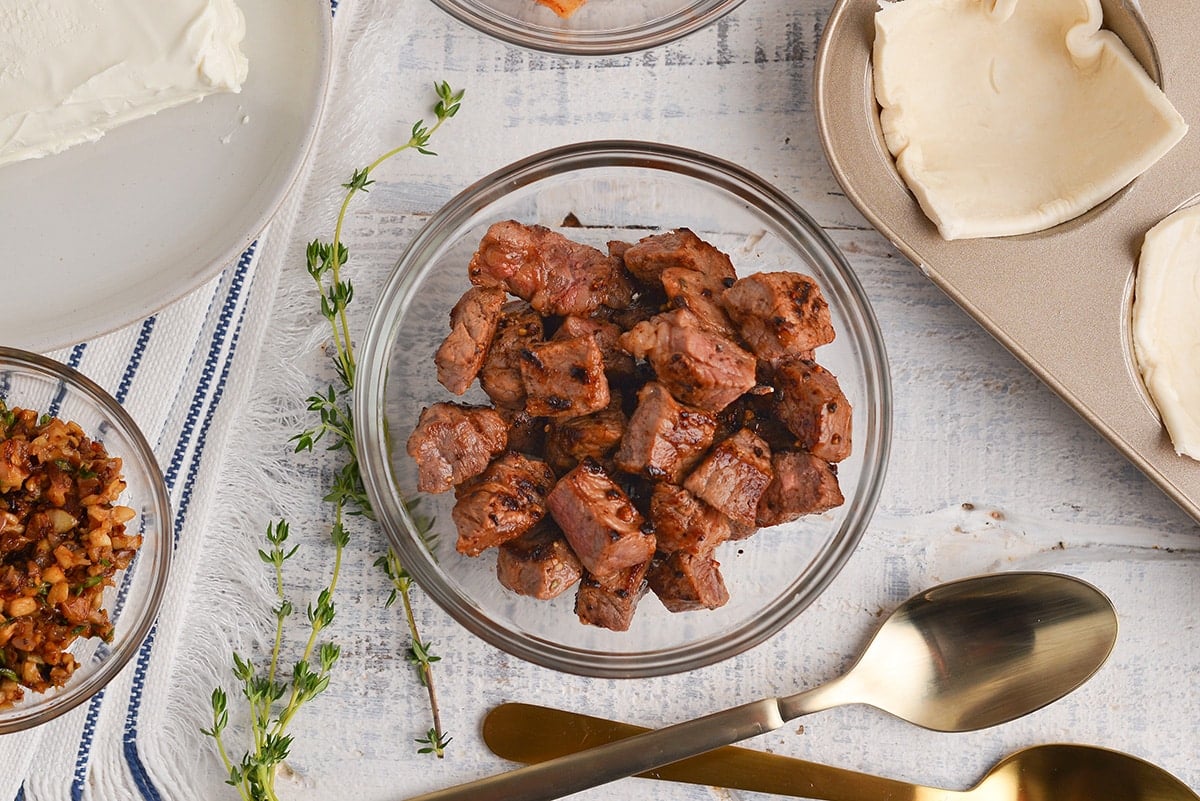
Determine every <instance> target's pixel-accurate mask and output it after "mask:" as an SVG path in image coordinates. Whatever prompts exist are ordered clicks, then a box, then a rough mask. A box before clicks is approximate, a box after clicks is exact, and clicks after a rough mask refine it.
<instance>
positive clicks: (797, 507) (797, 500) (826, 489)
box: [659, 451, 845, 541]
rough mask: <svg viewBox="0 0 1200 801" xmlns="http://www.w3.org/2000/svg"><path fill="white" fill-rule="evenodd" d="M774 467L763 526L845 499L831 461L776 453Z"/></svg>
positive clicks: (762, 503)
mask: <svg viewBox="0 0 1200 801" xmlns="http://www.w3.org/2000/svg"><path fill="white" fill-rule="evenodd" d="M771 469H772V470H774V472H775V477H774V478H772V479H771V483H770V484H768V485H767V490H766V492H764V493H763V496H762V497H761V498H759V500H758V520H757V522H758V525H760V526H778V525H779V524H781V523H788V522H791V521H792V520H795V519H796V518H798V517H802V516H803V515H813V514H820V513H821V512H827V511H829V510H830V509H833V508H835V507H838V506H841V505H842V503H843V502H844V501H845V498H843V497H842V490H841V488H840V487H838V479H837V473H836V472H835V471H834V469H833V468H832V467H830V466H829V463H828V462H826V461H825V460H824V459H820V458H818V457H816V456H813V455H812V454H811V453H804V452H802V451H786V452H784V453H774V454H772V455H771ZM659 539H660V541H661V536H660V538H659Z"/></svg>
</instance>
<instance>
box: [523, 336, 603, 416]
mask: <svg viewBox="0 0 1200 801" xmlns="http://www.w3.org/2000/svg"><path fill="white" fill-rule="evenodd" d="M521 378H522V380H523V381H524V383H525V393H526V397H525V410H526V411H527V412H529V413H530V414H532V415H537V416H545V417H556V418H567V417H578V416H579V415H583V414H590V413H592V412H595V411H599V410H600V409H603V408H604V407H605V406H607V405H608V401H609V394H608V379H607V378H606V377H605V375H604V359H603V355H602V354H601V353H600V346H599V345H597V344H596V340H595V339H594V338H592V337H590V336H582V337H576V338H574V339H565V340H559V341H557V342H542V343H537V344H532V345H530V346H529V347H527V348H522V349H521Z"/></svg>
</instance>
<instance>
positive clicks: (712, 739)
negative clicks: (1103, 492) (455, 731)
mask: <svg viewBox="0 0 1200 801" xmlns="http://www.w3.org/2000/svg"><path fill="white" fill-rule="evenodd" d="M1116 636H1117V617H1116V613H1115V611H1114V610H1113V608H1112V603H1111V602H1110V601H1109V600H1108V598H1106V597H1105V596H1104V594H1103V593H1101V592H1100V591H1099V590H1097V589H1096V588H1095V587H1092V586H1091V585H1090V584H1086V583H1084V582H1082V581H1080V580H1078V579H1074V578H1071V577H1069V576H1062V575H1056V574H1053V573H996V574H992V575H987V576H977V577H975V578H971V579H963V580H961V581H954V582H951V583H949V584H943V585H941V586H938V587H934V588H933V589H931V590H927V591H926V592H923V593H920V594H919V595H916V596H914V597H912V598H910V599H908V600H907V601H905V602H904V603H903V604H901V606H900V607H899V608H898V609H897V610H896V611H895V612H893V613H892V614H891V615H890V616H889V617H888V619H887V620H886V621H884V624H883V626H881V627H880V629H879V631H878V632H877V633H876V634H875V637H874V639H873V640H872V641H871V642H870V644H869V645H868V646H867V649H866V651H864V652H863V654H862V656H861V657H860V658H859V660H858V662H857V663H856V664H855V665H854V667H852V668H851V669H850V670H849V671H847V672H846V673H845V674H843V675H842V676H840V677H838V678H836V679H834V680H833V681H830V682H829V683H827V684H825V685H823V686H820V687H817V688H815V689H812V690H808V691H806V692H802V693H797V694H796V695H790V696H786V697H783V698H766V699H763V700H760V701H754V702H752V703H749V704H744V705H742V706H738V707H734V708H733V709H727V710H725V711H723V712H717V713H715V714H712V715H708V716H707V717H703V718H699V719H697V720H691V721H688V722H686V723H678V724H676V725H674V726H669V727H667V728H665V729H659V730H658V731H653V732H647V733H645V734H639V735H637V736H635V737H630V738H628V739H624V740H618V741H616V742H612V743H608V744H606V745H603V746H600V747H598V748H589V749H588V750H586V751H581V752H579V753H576V754H570V755H568V756H563V757H559V758H557V759H553V760H550V761H549V762H543V763H541V764H538V765H530V766H527V767H524V768H521V769H519V770H515V771H510V772H509V773H505V774H501V775H499V776H491V777H489V778H486V779H481V780H480V781H476V782H470V783H467V784H462V785H459V786H457V787H451V788H449V789H447V790H440V791H437V792H433V793H429V794H426V795H422V796H419V798H414V799H412V801H549V799H553V798H561V797H562V796H565V795H570V794H571V793H575V792H579V791H580V790H584V789H587V788H589V787H595V786H597V785H600V784H604V783H605V782H610V781H613V780H615V779H620V778H623V777H625V776H632V775H634V774H636V773H641V772H642V771H646V770H650V769H652V768H656V767H659V766H661V765H667V764H670V763H672V762H678V761H679V760H681V759H684V758H686V757H690V756H694V755H695V754H700V753H703V752H705V751H711V750H712V749H714V748H719V747H720V746H723V745H729V744H730V743H735V742H737V741H739V740H744V739H747V738H749V737H753V736H755V735H758V734H762V733H764V732H767V731H773V730H775V729H778V728H779V727H781V726H783V725H784V724H785V723H786V722H787V721H789V720H792V719H793V718H797V717H799V716H801V715H806V714H808V713H810V712H818V711H821V710H823V709H829V708H831V707H834V706H840V705H842V704H869V705H871V706H875V707H877V708H879V709H882V710H884V711H886V712H890V713H892V714H893V715H896V716H897V717H899V718H902V719H904V720H907V721H909V722H911V723H915V724H916V725H918V726H923V727H925V728H928V729H934V730H937V731H970V730H973V729H981V728H985V727H987V726H994V725H996V724H998V723H1003V722H1005V721H1009V720H1012V719H1014V718H1017V717H1020V716H1022V715H1025V714H1028V713H1029V712H1032V711H1034V710H1036V709H1040V708H1041V707H1043V706H1045V705H1046V704H1048V703H1050V702H1051V701H1054V700H1056V699H1058V698H1061V697H1062V696H1063V695H1065V694H1066V693H1068V692H1070V691H1071V690H1073V689H1075V688H1076V687H1078V686H1079V685H1080V684H1082V683H1083V682H1084V681H1086V680H1087V679H1088V678H1089V677H1091V675H1092V674H1093V673H1095V672H1096V670H1097V669H1099V667H1100V665H1102V664H1103V663H1104V660H1105V659H1107V658H1108V654H1109V653H1110V652H1111V650H1112V647H1113V644H1114V642H1115V641H1116Z"/></svg>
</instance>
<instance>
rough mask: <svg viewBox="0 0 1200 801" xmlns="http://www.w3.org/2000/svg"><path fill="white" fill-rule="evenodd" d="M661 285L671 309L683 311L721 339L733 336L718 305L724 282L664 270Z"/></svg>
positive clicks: (673, 269)
mask: <svg viewBox="0 0 1200 801" xmlns="http://www.w3.org/2000/svg"><path fill="white" fill-rule="evenodd" d="M728 280H730V281H731V282H732V279H728ZM662 285H663V290H664V291H665V292H666V293H667V302H668V303H669V304H670V305H671V307H672V308H675V309H687V310H688V311H690V312H691V313H692V314H694V315H696V318H697V319H698V320H699V321H700V324H701V325H703V326H704V327H705V328H710V329H712V330H713V331H716V332H717V333H718V334H721V335H722V336H726V337H730V338H733V337H735V336H737V329H736V328H734V325H733V323H732V322H731V321H730V319H729V316H728V315H727V314H726V313H725V309H724V308H722V306H721V303H720V299H721V296H722V295H723V294H724V293H725V282H724V281H722V280H721V279H719V278H714V277H713V276H710V275H705V274H704V273H698V272H696V271H695V270H685V269H684V268H682V267H668V268H667V269H665V270H663V271H662Z"/></svg>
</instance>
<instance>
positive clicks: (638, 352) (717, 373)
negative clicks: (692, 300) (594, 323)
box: [621, 309, 756, 412]
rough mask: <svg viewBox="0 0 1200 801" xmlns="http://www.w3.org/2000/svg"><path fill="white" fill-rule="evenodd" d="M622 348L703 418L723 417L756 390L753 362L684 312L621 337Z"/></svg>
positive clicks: (661, 315)
mask: <svg viewBox="0 0 1200 801" xmlns="http://www.w3.org/2000/svg"><path fill="white" fill-rule="evenodd" d="M621 347H623V348H625V350H627V351H629V352H630V353H631V354H633V355H634V356H636V357H637V358H639V359H641V358H646V359H648V360H649V362H650V366H651V367H653V368H654V372H655V374H656V375H657V376H658V380H659V382H660V383H662V384H663V385H664V386H666V387H667V389H668V390H670V392H671V394H672V395H674V396H675V398H676V399H677V400H679V401H682V402H683V403H686V404H688V405H689V406H695V407H696V408H698V409H702V410H704V411H706V412H719V411H721V410H722V409H724V408H725V407H726V406H728V405H729V404H730V403H732V402H733V401H734V400H736V399H737V398H738V397H739V396H740V395H741V394H742V393H744V392H746V391H747V390H749V389H750V388H751V387H753V386H754V385H755V375H754V372H755V365H756V361H755V359H754V357H753V356H751V355H750V354H749V353H747V352H746V351H744V350H742V349H741V348H740V347H738V346H737V345H736V344H734V342H733V340H730V339H728V338H726V337H723V336H721V335H720V334H717V333H715V332H713V331H710V330H708V329H706V328H703V327H702V326H701V325H700V323H699V320H698V319H697V318H696V316H695V315H694V314H692V313H691V312H690V311H687V310H686V309H676V310H675V311H673V312H670V313H668V314H660V315H659V316H657V317H655V318H654V319H652V320H647V321H646V322H644V323H638V324H637V325H636V326H635V327H634V328H633V329H631V330H630V331H627V332H625V333H624V334H623V335H622V336H621Z"/></svg>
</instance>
